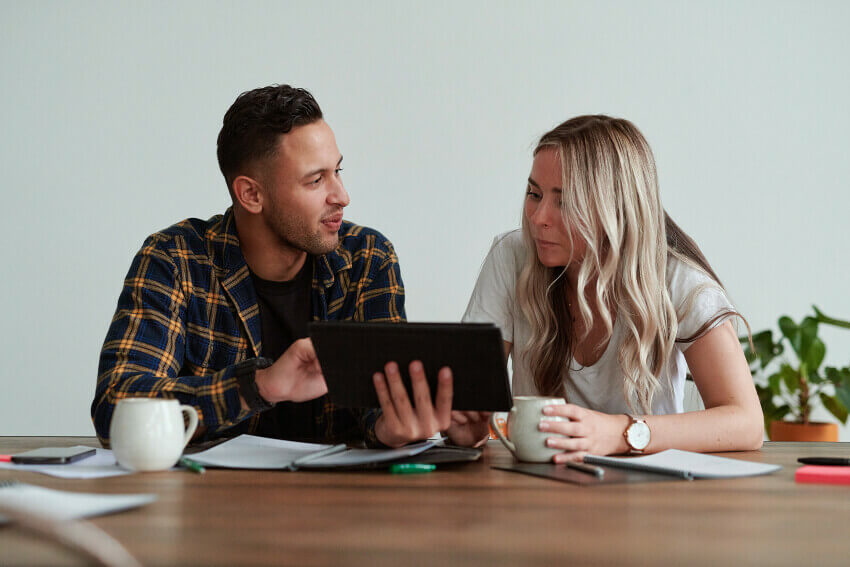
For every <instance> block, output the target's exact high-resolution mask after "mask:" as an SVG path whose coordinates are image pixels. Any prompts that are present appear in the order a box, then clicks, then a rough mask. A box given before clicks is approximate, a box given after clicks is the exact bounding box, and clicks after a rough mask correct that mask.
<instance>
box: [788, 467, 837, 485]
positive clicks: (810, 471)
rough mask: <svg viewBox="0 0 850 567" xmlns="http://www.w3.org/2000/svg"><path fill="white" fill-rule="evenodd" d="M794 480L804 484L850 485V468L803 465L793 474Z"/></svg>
mask: <svg viewBox="0 0 850 567" xmlns="http://www.w3.org/2000/svg"><path fill="white" fill-rule="evenodd" d="M794 480H795V481H797V482H800V483H806V484H850V467H841V466H838V467H835V466H826V465H804V466H802V467H800V468H798V469H797V472H795V473H794Z"/></svg>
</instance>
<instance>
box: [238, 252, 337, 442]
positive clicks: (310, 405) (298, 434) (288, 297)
mask: <svg viewBox="0 0 850 567" xmlns="http://www.w3.org/2000/svg"><path fill="white" fill-rule="evenodd" d="M251 279H252V280H253V283H254V289H255V290H256V292H257V301H258V304H259V307H260V322H261V325H262V337H263V352H262V355H263V356H264V357H266V358H270V359H272V360H277V359H278V358H280V355H282V354H283V353H284V352H285V351H286V349H288V348H289V346H290V345H291V344H292V343H294V342H295V341H297V340H298V339H301V338H304V337H306V336H307V322H308V321H310V314H311V311H310V296H311V287H312V281H313V258H312V256H307V258H306V260H304V267H303V268H301V270H300V271H299V272H298V274H297V275H296V276H295V278H293V279H292V280H289V281H286V282H273V281H268V280H264V279H262V278H260V277H258V276H257V275H256V274H254V273H253V272H251ZM325 401H326V399H325V396H322V397H321V398H317V399H315V400H310V401H308V402H301V403H295V402H279V403H278V404H276V405H275V407H273V408H272V409H269V410H266V411H264V412H263V413H262V414H261V415H260V421H259V423H258V424H257V429H256V431H255V432H254V434H255V435H261V436H263V437H274V438H276V439H291V440H297V441H321V440H323V439H324V432H323V431H319V430H318V428H317V427H316V417H317V416H320V415H322V406H323V405H324V403H325Z"/></svg>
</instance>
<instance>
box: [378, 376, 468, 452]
mask: <svg viewBox="0 0 850 567" xmlns="http://www.w3.org/2000/svg"><path fill="white" fill-rule="evenodd" d="M409 369H410V383H411V386H412V387H413V400H414V404H415V407H414V406H413V405H411V403H410V397H409V396H408V395H407V390H406V389H405V388H404V383H402V381H401V374H400V373H399V370H398V364H396V363H395V362H388V363H387V364H386V366H384V372H385V373H386V376H385V375H384V374H381V373H380V372H376V373H375V375H374V377H373V381H374V383H375V392H376V393H377V394H378V401H379V402H380V403H381V409H382V410H383V413H382V414H381V416H380V417H379V418H378V420H377V421H376V422H375V436H376V437H377V438H378V441H380V442H381V443H383V444H384V445H387V446H389V447H401V446H402V445H405V444H407V443H411V442H413V441H421V440H423V439H427V438H429V437H431V436H432V435H434V434H435V433H438V432H440V431H445V430H447V429H448V428H449V426H450V425H451V414H452V371H451V369H449V368H447V367H446V368H442V369H440V373H439V374H438V375H437V401H436V404H432V403H431V391H430V390H429V388H428V381H427V379H426V378H425V369H424V368H423V366H422V363H421V362H419V361H418V360H414V361H413V362H411V363H410V367H409Z"/></svg>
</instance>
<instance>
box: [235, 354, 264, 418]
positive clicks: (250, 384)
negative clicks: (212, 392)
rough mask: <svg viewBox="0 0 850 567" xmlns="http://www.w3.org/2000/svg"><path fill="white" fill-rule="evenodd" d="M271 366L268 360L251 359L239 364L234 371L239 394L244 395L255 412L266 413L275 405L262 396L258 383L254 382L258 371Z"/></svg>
mask: <svg viewBox="0 0 850 567" xmlns="http://www.w3.org/2000/svg"><path fill="white" fill-rule="evenodd" d="M271 365H272V361H271V360H269V359H268V358H263V357H259V358H249V359H248V360H243V361H242V362H240V363H239V364H237V365H236V367H235V368H234V369H233V374H234V375H235V376H236V384H237V386H239V393H240V394H242V398H244V400H245V403H246V404H248V407H249V408H250V409H251V410H253V411H265V410H267V409H270V408H272V407H274V404H271V403H269V402H268V401H266V399H265V398H263V396H261V395H260V390H259V389H258V388H257V382H255V381H254V377H255V375H256V372H257V370H262V369H263V368H268V367H269V366H271Z"/></svg>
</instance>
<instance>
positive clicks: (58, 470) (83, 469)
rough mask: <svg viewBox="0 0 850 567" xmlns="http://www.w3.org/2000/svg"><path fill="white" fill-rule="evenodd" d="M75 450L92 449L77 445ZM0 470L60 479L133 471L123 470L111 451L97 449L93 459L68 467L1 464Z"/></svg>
mask: <svg viewBox="0 0 850 567" xmlns="http://www.w3.org/2000/svg"><path fill="white" fill-rule="evenodd" d="M74 448H75V449H91V447H85V446H83V445H77V446H76V447H74ZM0 469H7V470H13V471H28V472H37V473H42V474H47V475H50V476H57V477H59V478H106V477H109V476H121V475H125V474H131V473H132V471H129V470H127V469H123V468H121V467H120V466H118V463H116V462H115V457H114V456H113V455H112V451H110V450H109V449H97V452H96V453H95V454H94V455H92V456H91V457H86V458H84V459H80V460H79V461H75V462H73V463H68V464H66V465H16V464H15V463H0Z"/></svg>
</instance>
